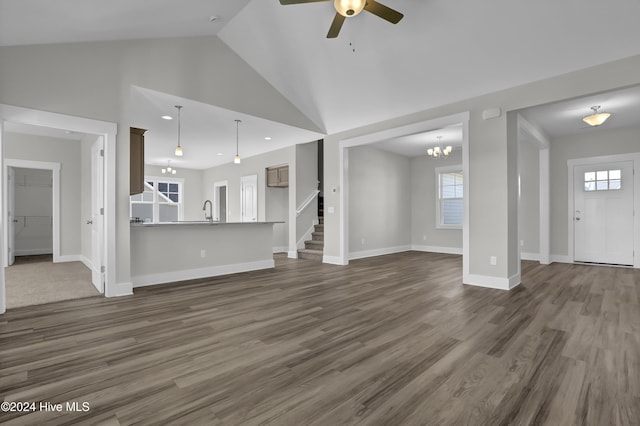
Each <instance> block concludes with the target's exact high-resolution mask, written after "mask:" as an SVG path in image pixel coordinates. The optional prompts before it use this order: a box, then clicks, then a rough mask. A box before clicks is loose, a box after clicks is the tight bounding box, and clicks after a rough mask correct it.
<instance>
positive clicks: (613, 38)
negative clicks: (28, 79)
mask: <svg viewBox="0 0 640 426" xmlns="http://www.w3.org/2000/svg"><path fill="white" fill-rule="evenodd" d="M382 2H383V3H384V4H386V5H388V6H389V7H392V8H394V9H397V10H399V11H400V12H402V13H404V15H405V16H404V19H403V20H402V21H400V23H398V24H397V25H392V24H390V23H388V22H386V21H384V20H382V19H380V18H378V17H376V16H374V15H372V14H369V13H365V12H363V13H361V14H359V15H358V16H355V17H353V18H349V19H347V21H346V22H345V24H344V26H343V28H342V31H341V33H340V35H339V37H338V38H336V39H327V38H326V37H325V36H326V33H327V30H328V28H329V25H330V23H331V20H332V19H333V16H334V14H335V11H334V9H333V2H332V1H326V2H312V3H307V4H302V5H287V6H283V5H280V3H279V1H278V0H181V1H179V2H178V1H174V0H136V1H130V0H111V1H108V2H104V1H102V0H57V1H55V2H52V1H50V0H21V1H15V0H0V45H20V44H41V43H57V42H79V41H94V40H115V39H134V38H158V37H181V36H199V35H217V36H218V37H219V38H220V39H221V40H223V41H224V42H225V43H226V44H227V45H228V46H229V47H230V48H231V49H232V50H234V51H235V52H236V53H237V54H238V55H239V56H240V57H242V58H243V59H244V60H245V61H246V62H247V63H248V64H249V65H250V66H251V67H252V68H254V69H255V70H256V71H257V72H258V73H260V74H261V75H262V76H263V77H264V78H265V79H266V80H267V81H268V82H269V83H270V84H272V85H273V86H274V87H275V88H276V89H277V90H278V91H279V92H280V93H282V94H283V95H284V96H285V97H286V98H287V99H288V100H289V101H290V102H291V103H293V104H294V105H295V106H296V107H297V108H298V109H299V110H300V111H301V112H302V113H303V114H305V115H306V116H307V117H308V118H309V119H310V120H311V121H312V122H313V123H315V124H316V125H317V127H318V128H319V129H321V130H323V131H324V132H325V133H326V134H334V133H337V132H340V131H344V130H348V129H353V128H357V127H360V126H364V125H367V124H371V123H376V122H380V121H383V120H387V119H391V118H395V117H398V116H402V115H406V114H410V113H413V112H417V111H421V110H424V109H427V108H431V107H437V106H439V105H443V104H447V103H451V102H455V101H458V100H463V99H467V98H470V97H473V96H477V95H481V94H484V93H490V92H494V91H497V90H501V89H505V88H509V87H513V86H516V85H519V84H524V83H528V82H531V81H535V80H540V79H544V78H548V77H551V76H555V75H559V74H563V73H567V72H571V71H574V70H578V69H582V68H586V67H589V66H593V65H597V64H601V63H606V62H610V61H613V60H616V59H621V58H625V57H629V56H633V55H638V54H640V25H638V24H637V17H638V16H640V2H639V1H636V0H633V1H632V0H609V1H607V2H603V1H601V0H563V1H557V0H538V1H535V2H534V1H524V0H486V1H477V0H458V1H451V0H420V1H419V0H384V1H382ZM307 130H311V129H307ZM314 130H315V129H314Z"/></svg>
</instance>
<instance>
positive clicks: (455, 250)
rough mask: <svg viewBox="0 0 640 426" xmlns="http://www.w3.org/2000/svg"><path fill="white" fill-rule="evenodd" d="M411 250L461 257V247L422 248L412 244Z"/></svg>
mask: <svg viewBox="0 0 640 426" xmlns="http://www.w3.org/2000/svg"><path fill="white" fill-rule="evenodd" d="M411 250H414V251H424V252H428V253H443V254H458V255H462V247H440V246H422V245H417V244H413V245H412V246H411Z"/></svg>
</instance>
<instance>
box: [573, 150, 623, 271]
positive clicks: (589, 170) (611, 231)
mask: <svg viewBox="0 0 640 426" xmlns="http://www.w3.org/2000/svg"><path fill="white" fill-rule="evenodd" d="M573 177H574V212H573V215H574V216H573V218H574V221H573V224H574V238H575V241H574V247H575V249H574V260H575V261H576V262H593V263H609V264H617V265H633V255H634V253H633V239H634V225H633V222H634V221H633V196H634V195H633V194H634V191H633V161H620V162H612V163H603V164H593V165H591V164H590V165H581V166H574V169H573Z"/></svg>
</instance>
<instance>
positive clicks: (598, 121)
mask: <svg viewBox="0 0 640 426" xmlns="http://www.w3.org/2000/svg"><path fill="white" fill-rule="evenodd" d="M591 109H592V110H593V114H590V115H587V116H586V117H583V118H582V121H584V122H585V123H587V124H588V125H590V126H594V127H595V126H600V125H602V124H603V123H604V122H605V121H607V119H608V118H609V117H611V113H609V112H604V111H603V112H598V110H599V109H600V105H596V106H592V107H591Z"/></svg>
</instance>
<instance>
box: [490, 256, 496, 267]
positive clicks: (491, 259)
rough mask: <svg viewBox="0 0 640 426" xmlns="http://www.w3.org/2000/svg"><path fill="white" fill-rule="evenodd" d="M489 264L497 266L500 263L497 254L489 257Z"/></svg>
mask: <svg viewBox="0 0 640 426" xmlns="http://www.w3.org/2000/svg"><path fill="white" fill-rule="evenodd" d="M489 264H490V265H492V266H496V265H497V264H498V258H497V257H496V256H491V257H490V258H489Z"/></svg>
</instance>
